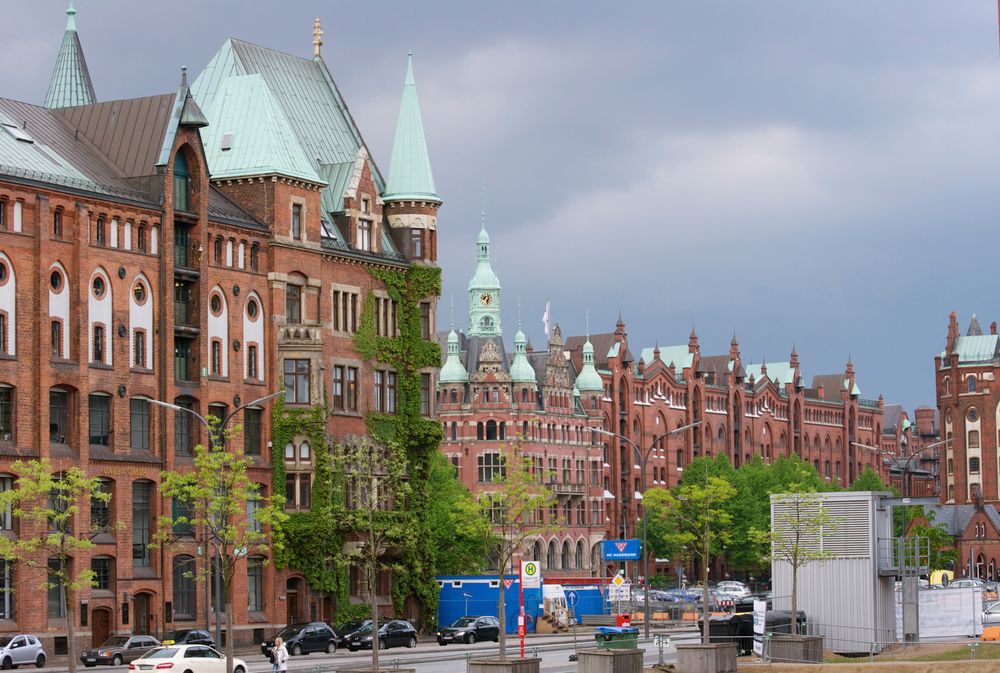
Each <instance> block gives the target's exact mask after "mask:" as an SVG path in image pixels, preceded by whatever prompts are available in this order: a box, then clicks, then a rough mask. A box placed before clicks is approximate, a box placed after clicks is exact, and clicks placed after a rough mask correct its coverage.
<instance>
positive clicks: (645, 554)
mask: <svg viewBox="0 0 1000 673" xmlns="http://www.w3.org/2000/svg"><path fill="white" fill-rule="evenodd" d="M702 423H704V421H695V422H694V423H689V424H687V425H683V426H681V427H679V428H675V429H673V430H671V431H669V432H664V433H663V434H661V435H657V436H656V437H653V441H651V442H650V443H649V448H648V449H646V450H645V451H643V450H642V449H640V448H639V445H638V444H636V443H635V442H633V441H632V440H631V439H629V438H628V437H626V436H625V435H619V434H618V433H617V432H611V431H610V430H604V429H602V428H594V429H595V430H596V431H597V432H599V433H600V434H602V435H607V436H608V437H617V438H618V439H619V440H620V441H624V442H626V443H627V444H628V445H629V446H631V447H632V449H633V450H634V451H635V455H636V457H637V458H638V459H639V468H640V470H641V471H642V490H641V491H640V494H641V495H642V496H643V503H642V576H643V581H644V582H645V587H646V593H645V600H643V603H644V604H645V608H644V614H645V618H644V619H643V631H644V635H645V637H646V638H649V619H650V613H649V550H648V549H647V548H646V502H645V496H646V461H647V460H649V454H651V453H652V452H653V449H654V448H656V445H657V444H659V443H660V442H661V441H663V440H664V439H667V438H668V437H672V436H674V435H679V434H681V433H682V432H684V431H685V430H690V429H691V428H693V427H695V426H697V425H701V424H702Z"/></svg>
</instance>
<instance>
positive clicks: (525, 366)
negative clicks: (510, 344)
mask: <svg viewBox="0 0 1000 673" xmlns="http://www.w3.org/2000/svg"><path fill="white" fill-rule="evenodd" d="M527 343H528V339H527V338H526V337H525V336H524V332H522V331H521V328H520V327H518V329H517V334H515V335H514V361H513V362H512V363H511V365H510V380H511V381H513V382H514V383H531V384H534V383H535V368H534V367H532V366H531V363H530V362H528V356H527V355H526V350H525V346H526V344H527Z"/></svg>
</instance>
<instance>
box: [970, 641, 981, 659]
mask: <svg viewBox="0 0 1000 673" xmlns="http://www.w3.org/2000/svg"><path fill="white" fill-rule="evenodd" d="M978 645H979V643H969V659H971V660H972V661H975V660H976V647H977V646H978Z"/></svg>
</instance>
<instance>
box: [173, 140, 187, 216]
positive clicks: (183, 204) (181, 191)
mask: <svg viewBox="0 0 1000 673" xmlns="http://www.w3.org/2000/svg"><path fill="white" fill-rule="evenodd" d="M190 186H191V176H190V173H188V162H187V159H186V158H185V157H184V154H183V153H182V152H178V153H177V154H176V156H174V210H182V211H187V210H189V209H190V199H189V193H188V192H189V190H190Z"/></svg>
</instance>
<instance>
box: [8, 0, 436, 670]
mask: <svg viewBox="0 0 1000 673" xmlns="http://www.w3.org/2000/svg"><path fill="white" fill-rule="evenodd" d="M320 35H321V31H320V30H319V26H318V23H317V26H316V30H315V32H314V53H313V57H312V58H299V57H295V56H290V55H287V54H282V53H279V52H275V51H273V50H269V49H266V48H263V47H258V46H256V45H252V44H249V43H246V42H241V41H238V40H228V41H227V42H226V43H225V44H224V45H223V47H222V48H221V49H220V50H219V52H218V53H217V54H216V56H215V57H214V58H213V59H212V61H211V62H210V63H209V65H208V66H207V67H206V68H205V70H204V71H203V72H202V73H201V74H200V75H199V76H198V78H197V79H196V80H195V81H194V82H193V83H192V84H191V85H190V86H189V85H188V82H187V78H186V74H185V75H184V76H183V77H182V83H181V86H180V88H179V89H178V90H177V92H176V93H170V94H164V95H160V96H150V97H146V98H138V99H129V100H119V101H109V102H95V101H96V97H95V95H94V91H93V85H92V83H91V78H90V74H89V72H88V71H87V69H86V64H85V62H84V60H83V52H82V49H81V47H80V42H79V38H78V35H77V33H76V25H75V16H74V13H73V12H72V8H71V10H70V15H69V23H68V26H67V31H66V36H65V38H64V41H63V44H62V47H61V50H60V53H59V56H58V59H57V64H56V68H55V71H54V73H53V78H52V83H51V85H50V87H49V93H48V96H47V99H46V105H45V107H40V106H36V105H31V104H27V103H22V102H18V101H13V100H9V99H0V117H2V120H0V121H2V125H3V127H2V129H0V473H2V474H0V488H7V489H9V488H12V486H13V483H14V481H15V480H16V478H17V475H16V474H14V473H13V471H12V469H11V464H12V463H13V462H14V461H16V460H17V459H19V458H22V459H30V458H47V459H49V460H51V461H52V463H53V465H54V466H55V468H56V469H59V468H62V467H67V466H70V465H77V466H80V467H82V468H83V469H84V470H85V471H86V472H87V474H89V475H92V476H97V477H100V478H101V480H102V483H103V488H104V489H106V491H107V492H108V493H110V494H111V501H110V503H109V504H107V505H102V504H101V503H95V504H93V505H92V506H91V507H89V508H86V507H83V508H81V511H80V513H79V515H78V517H77V521H76V526H77V527H78V529H80V530H85V529H88V528H90V527H92V526H93V527H95V528H96V529H98V530H99V533H98V534H97V536H96V537H95V543H96V544H95V547H94V548H93V550H92V551H91V552H90V553H86V554H79V555H78V556H77V557H75V558H74V559H73V563H74V564H85V565H86V566H89V567H91V568H92V569H93V570H94V572H95V573H96V578H97V586H96V587H95V588H94V589H93V590H90V591H80V592H78V593H77V595H76V599H75V600H76V601H78V602H79V606H78V610H77V614H78V618H79V619H80V622H79V624H78V625H77V633H78V634H79V637H80V640H81V644H83V645H87V646H89V645H90V644H91V643H95V644H96V643H100V642H102V641H103V640H104V638H105V637H106V636H107V635H109V634H114V633H130V632H134V633H151V634H159V633H161V632H163V631H165V630H168V629H171V628H185V627H187V628H191V627H195V626H201V627H205V626H211V625H212V624H213V623H214V617H212V616H211V610H210V603H211V602H212V599H210V597H209V595H208V592H209V589H208V586H207V583H202V582H197V583H196V582H195V581H194V580H193V579H192V578H191V577H190V571H191V569H192V568H196V569H199V572H200V569H201V568H204V567H205V564H206V563H207V562H208V558H207V557H206V556H205V554H204V541H203V540H201V539H200V537H199V536H200V532H199V531H192V530H178V529H175V531H174V533H175V534H176V536H177V537H178V539H179V542H178V543H177V544H172V545H164V546H160V547H156V548H154V547H151V546H150V542H151V541H152V535H153V530H154V528H155V526H156V522H157V518H158V517H159V516H162V515H164V514H169V513H170V512H171V511H172V504H171V503H170V502H169V501H168V500H165V499H164V498H162V497H161V496H160V495H159V494H158V489H157V483H158V481H159V478H160V477H159V475H160V472H161V470H183V469H185V467H187V466H190V465H191V464H192V453H193V447H194V446H195V445H196V444H198V443H206V442H207V435H206V432H205V431H204V429H203V428H202V427H201V425H200V424H199V423H198V422H197V421H196V420H195V419H194V417H193V416H191V415H189V414H187V413H184V412H181V411H176V412H175V411H170V410H166V409H164V408H162V407H158V406H156V405H154V404H152V403H151V402H150V400H161V401H166V402H169V403H173V404H176V405H178V406H182V407H186V408H188V409H191V410H193V411H196V412H198V413H200V414H202V415H205V416H207V415H209V414H212V415H216V416H219V417H224V416H226V415H227V414H228V413H229V412H231V411H233V410H235V409H237V408H239V407H241V406H242V405H244V404H246V403H247V402H250V401H252V400H256V399H258V398H262V397H265V396H267V395H269V394H270V393H272V392H274V391H277V390H284V394H285V403H286V405H287V406H289V407H295V406H309V405H325V406H327V408H328V409H329V411H330V415H329V418H328V421H327V432H328V434H329V436H330V438H331V439H332V440H334V441H342V442H350V441H352V440H353V439H355V438H361V437H364V436H366V435H367V428H366V425H365V422H364V415H365V413H366V412H368V411H370V410H378V411H383V412H387V413H392V412H393V411H394V409H395V404H396V393H397V390H396V381H395V372H393V371H391V370H390V369H389V368H387V367H386V366H385V365H380V364H378V363H374V362H371V361H369V360H365V359H364V358H362V357H361V356H360V355H359V354H358V353H357V351H356V349H355V347H354V341H353V335H354V333H355V332H356V331H357V329H358V325H359V322H360V319H361V311H362V306H363V304H364V302H365V300H366V298H367V297H368V296H369V295H371V296H373V297H374V300H375V306H376V320H377V329H378V333H379V334H380V335H382V336H392V335H394V334H395V333H396V332H397V329H398V328H397V325H396V315H397V310H398V307H397V306H396V305H395V303H394V302H393V301H392V300H390V298H389V296H388V294H387V292H386V288H385V287H384V285H383V284H382V283H381V281H379V280H377V279H376V277H375V276H374V275H373V272H374V271H375V270H378V269H405V268H407V267H408V266H409V265H412V264H427V265H434V264H435V259H436V214H437V209H438V207H439V206H440V204H441V199H440V198H438V197H437V195H436V193H435V191H434V186H433V179H432V177H431V174H430V164H429V161H428V160H427V155H426V145H425V143H424V138H423V130H422V128H421V127H420V123H419V108H418V107H417V100H416V90H415V85H414V81H413V77H412V70H410V71H408V72H407V79H406V82H405V85H404V93H403V104H402V106H401V110H400V122H399V129H397V134H396V146H395V148H394V151H393V159H392V168H391V170H390V173H389V176H388V178H384V177H383V176H382V174H381V173H380V172H379V169H378V167H377V166H376V165H375V163H374V162H373V161H372V159H371V158H370V156H369V153H368V150H367V148H366V146H365V144H364V140H363V138H362V137H361V135H360V132H359V131H358V128H357V125H356V124H355V121H354V120H353V119H352V118H351V116H350V114H349V113H348V112H347V106H346V105H345V104H344V103H343V100H342V98H341V95H340V92H339V91H338V90H337V87H336V85H335V84H334V82H333V79H332V77H331V75H330V72H329V70H328V69H327V66H326V64H325V63H324V61H323V59H322V57H321V55H320V46H321V44H322V42H321V40H320V39H319V38H320ZM304 109H305V110H306V112H305V113H303V110H304ZM436 299H437V298H436V297H435V296H428V297H425V298H424V299H423V300H422V302H421V306H420V308H421V312H422V316H423V317H424V320H425V325H424V329H425V337H426V338H430V337H431V335H432V334H433V324H434V314H435V306H436ZM433 374H434V370H433V368H431V369H428V371H427V372H426V377H427V388H428V391H429V390H430V389H431V381H432V377H433ZM429 398H430V395H429V392H428V400H429ZM431 412H432V409H431V408H430V403H429V402H428V405H427V409H426V413H427V414H428V415H430V413H431ZM236 422H237V423H239V424H241V426H242V432H241V433H240V434H239V435H238V436H236V437H233V438H232V440H231V441H232V448H233V449H234V450H237V451H243V452H244V453H245V454H247V455H249V456H252V457H254V458H255V459H256V461H257V464H256V467H255V468H254V471H253V476H254V478H255V480H256V481H257V482H258V483H259V484H260V488H261V491H262V493H264V494H268V493H269V492H270V490H271V467H270V466H271V460H272V458H271V454H272V451H279V452H281V455H283V457H284V461H285V469H286V472H287V479H286V483H285V486H284V488H285V496H286V507H287V508H288V510H289V511H298V510H307V509H309V507H310V497H311V484H312V480H313V473H314V462H315V461H314V458H315V455H314V449H313V447H311V446H310V444H309V441H308V440H307V438H306V437H303V436H300V437H295V438H293V440H292V441H291V442H289V443H288V445H287V446H281V447H272V446H271V442H270V441H268V438H269V437H270V436H271V433H270V431H271V414H270V409H269V405H268V404H263V405H258V406H255V407H252V408H248V409H246V410H245V411H243V412H241V413H240V415H239V417H238V418H237V419H236ZM248 507H252V504H251V505H248ZM0 519H2V522H0V524H2V527H3V528H4V529H5V530H7V531H9V533H8V534H14V535H16V534H18V533H19V532H20V531H19V529H18V525H19V523H18V522H17V521H16V520H14V519H13V518H12V517H11V515H10V513H9V512H8V513H7V514H6V515H3V516H2V517H0ZM113 523H118V524H121V527H120V528H118V527H115V526H113V525H112V524H113ZM182 528H183V527H182ZM43 565H44V564H43ZM351 577H352V587H351V600H352V601H361V600H362V599H364V598H365V595H366V589H365V587H364V586H363V583H362V582H361V581H360V578H359V577H358V576H357V573H352V576H351ZM44 581H45V571H44V569H41V570H39V569H32V568H29V567H27V566H25V565H23V564H22V565H19V566H16V567H15V566H14V565H12V564H6V563H0V584H2V585H3V589H4V592H3V593H2V594H0V595H2V598H0V633H13V632H25V631H26V632H32V633H37V634H39V635H41V636H42V637H43V639H44V640H45V641H46V643H47V645H48V646H50V647H52V646H53V643H52V639H53V638H58V637H59V635H60V634H62V633H65V619H66V616H65V615H66V606H65V605H63V604H62V600H61V598H60V593H59V591H58V590H57V589H53V590H50V591H49V593H48V596H47V598H46V596H45V591H44V590H43V589H42V588H41V587H43V583H44ZM378 591H379V594H380V596H379V601H380V603H381V604H382V605H383V606H384V609H385V610H391V597H390V594H391V580H390V579H389V578H386V581H384V582H380V583H379V587H378ZM233 596H234V609H235V619H236V630H235V632H234V634H233V637H234V638H236V640H237V641H238V642H240V643H247V642H251V641H252V640H260V639H261V638H262V637H263V635H264V634H265V633H271V632H273V630H275V629H276V628H279V627H280V626H281V625H283V624H285V623H287V622H292V621H300V622H301V621H306V620H309V619H316V618H330V617H331V615H332V611H333V610H334V609H335V606H334V605H333V604H332V599H331V598H330V597H328V596H317V595H314V594H313V593H312V592H310V590H309V587H308V586H306V584H305V582H304V579H303V576H302V575H301V574H299V573H297V572H296V571H295V570H294V569H292V570H281V571H279V570H276V569H275V567H274V564H273V563H271V559H270V558H268V555H254V556H251V557H250V558H248V559H246V560H245V561H243V562H242V563H241V567H240V570H239V572H238V573H237V579H236V586H235V587H234V593H233ZM64 645H65V642H64V638H63V642H62V643H59V642H57V643H55V647H53V648H52V649H53V650H55V651H57V653H58V650H60V649H61V648H62V647H64Z"/></svg>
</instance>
